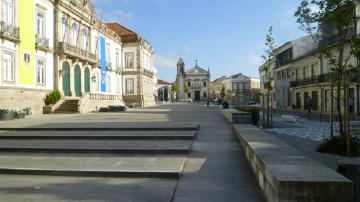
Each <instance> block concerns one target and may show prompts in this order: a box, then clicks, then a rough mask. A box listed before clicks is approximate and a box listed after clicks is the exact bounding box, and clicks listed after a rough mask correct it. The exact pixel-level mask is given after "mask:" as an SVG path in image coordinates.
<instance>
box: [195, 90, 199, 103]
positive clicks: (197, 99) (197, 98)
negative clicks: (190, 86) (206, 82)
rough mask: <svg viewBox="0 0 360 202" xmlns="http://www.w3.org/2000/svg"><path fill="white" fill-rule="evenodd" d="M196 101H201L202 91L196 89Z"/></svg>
mask: <svg viewBox="0 0 360 202" xmlns="http://www.w3.org/2000/svg"><path fill="white" fill-rule="evenodd" d="M194 93H195V96H194V97H195V101H200V91H198V90H196V91H195V92H194Z"/></svg>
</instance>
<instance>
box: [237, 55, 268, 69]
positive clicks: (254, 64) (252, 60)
mask: <svg viewBox="0 0 360 202" xmlns="http://www.w3.org/2000/svg"><path fill="white" fill-rule="evenodd" d="M239 63H240V66H241V67H240V68H258V67H260V65H262V63H263V61H262V59H261V57H260V56H257V55H255V54H254V53H249V54H247V55H244V56H241V57H240V58H239Z"/></svg>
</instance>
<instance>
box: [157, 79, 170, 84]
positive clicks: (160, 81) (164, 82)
mask: <svg viewBox="0 0 360 202" xmlns="http://www.w3.org/2000/svg"><path fill="white" fill-rule="evenodd" d="M157 83H158V84H160V85H170V83H168V82H166V81H164V80H160V79H159V80H158V81H157Z"/></svg>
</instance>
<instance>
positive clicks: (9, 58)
mask: <svg viewBox="0 0 360 202" xmlns="http://www.w3.org/2000/svg"><path fill="white" fill-rule="evenodd" d="M2 57H3V68H4V69H3V72H4V74H3V75H4V80H5V81H9V82H14V81H15V54H14V53H10V52H4V53H3V55H2Z"/></svg>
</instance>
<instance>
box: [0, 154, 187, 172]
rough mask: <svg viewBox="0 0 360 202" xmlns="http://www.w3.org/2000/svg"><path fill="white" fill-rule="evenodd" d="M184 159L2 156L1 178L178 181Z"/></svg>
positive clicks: (157, 156)
mask: <svg viewBox="0 0 360 202" xmlns="http://www.w3.org/2000/svg"><path fill="white" fill-rule="evenodd" d="M185 160H186V156H184V155H120V156H119V155H98V154H97V155H72V156H68V155H60V154H52V155H51V154H36V155H34V154H30V155H29V154H28V153H20V154H13V153H5V154H4V153H2V154H0V175H1V174H12V175H14V174H20V175H51V176H82V177H85V176H86V177H87V176H90V177H95V176H96V177H144V178H152V177H156V178H178V177H180V175H181V172H182V169H183V166H184V163H185Z"/></svg>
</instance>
